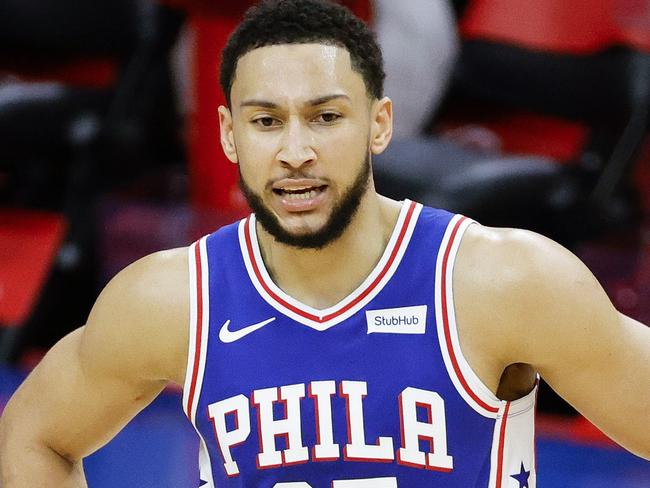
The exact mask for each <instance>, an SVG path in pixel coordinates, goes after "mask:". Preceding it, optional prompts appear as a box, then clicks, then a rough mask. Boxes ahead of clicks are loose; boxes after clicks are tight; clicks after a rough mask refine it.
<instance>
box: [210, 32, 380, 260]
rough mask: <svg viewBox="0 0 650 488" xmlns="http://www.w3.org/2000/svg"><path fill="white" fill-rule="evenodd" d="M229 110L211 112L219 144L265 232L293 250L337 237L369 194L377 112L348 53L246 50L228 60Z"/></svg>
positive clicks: (309, 48)
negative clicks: (233, 66)
mask: <svg viewBox="0 0 650 488" xmlns="http://www.w3.org/2000/svg"><path fill="white" fill-rule="evenodd" d="M231 109H232V112H231V113H229V112H228V111H227V109H225V107H220V119H221V126H222V127H221V132H222V133H221V136H222V144H223V145H224V150H225V151H226V154H227V155H228V157H229V158H230V159H231V160H232V161H233V162H237V163H238V164H239V171H240V176H241V187H242V189H243V191H244V194H245V196H246V198H247V200H248V202H249V204H250V205H251V207H252V208H253V210H254V211H255V213H256V215H257V218H258V220H259V221H260V223H261V224H262V225H263V227H264V228H265V230H267V232H269V233H270V234H272V235H273V236H274V237H275V238H276V240H278V241H280V242H283V243H285V244H289V245H293V246H297V247H312V248H318V247H323V246H324V245H327V244H328V243H329V242H331V241H332V240H333V239H336V238H337V237H339V236H340V234H341V233H342V232H343V231H344V230H345V228H346V227H347V224H348V223H349V221H350V220H351V218H352V217H353V215H354V213H355V212H356V209H357V208H358V206H359V204H360V203H361V201H362V200H363V198H364V196H365V195H366V193H367V190H368V188H369V181H370V152H371V149H373V148H372V143H371V138H372V136H373V129H375V125H376V124H375V125H373V119H374V118H375V116H376V112H377V103H376V101H375V102H374V103H373V101H372V100H371V99H370V98H369V97H368V94H367V91H366V86H365V84H364V82H363V78H362V76H361V75H360V74H359V73H357V72H356V71H354V70H353V69H352V66H351V62H350V56H349V53H348V51H347V50H345V49H343V48H340V47H335V46H328V45H323V44H290V45H288V44H287V45H284V44H283V45H278V46H267V47H263V48H259V49H255V50H253V51H251V52H249V53H247V54H246V55H244V56H242V57H241V58H240V60H239V62H238V65H237V70H236V75H235V80H234V83H233V86H232V91H231ZM224 139H225V140H224Z"/></svg>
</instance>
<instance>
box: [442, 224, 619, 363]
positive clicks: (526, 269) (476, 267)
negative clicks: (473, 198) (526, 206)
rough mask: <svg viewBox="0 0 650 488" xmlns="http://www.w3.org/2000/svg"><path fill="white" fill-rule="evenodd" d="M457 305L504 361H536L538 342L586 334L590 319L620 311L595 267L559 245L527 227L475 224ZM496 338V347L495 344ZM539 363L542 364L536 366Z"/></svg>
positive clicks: (461, 267)
mask: <svg viewBox="0 0 650 488" xmlns="http://www.w3.org/2000/svg"><path fill="white" fill-rule="evenodd" d="M454 293H455V295H456V297H457V305H458V307H459V308H461V309H462V314H463V316H464V317H466V318H467V322H468V323H469V324H480V327H481V328H482V329H483V332H486V333H487V334H485V336H484V337H485V339H484V342H486V344H483V345H485V346H489V347H491V349H492V351H493V353H494V354H495V355H497V356H498V357H499V358H500V359H501V360H502V361H503V363H504V364H512V363H516V362H520V361H525V362H531V363H532V362H533V360H535V359H536V356H537V354H536V353H537V352H538V351H539V349H540V348H539V347H535V348H533V349H534V350H532V351H529V350H526V346H527V345H529V344H530V343H531V342H535V343H539V341H538V339H541V338H543V337H544V336H545V335H547V334H551V333H554V332H558V331H557V330H556V328H557V327H564V326H565V325H566V324H571V325H573V326H575V327H573V328H571V327H569V328H566V327H564V328H563V330H562V334H571V332H572V330H574V331H576V333H581V332H582V331H581V330H579V329H580V324H584V323H585V320H586V319H588V318H589V317H600V318H603V317H604V318H605V319H612V316H613V315H614V314H616V310H615V309H614V307H613V306H612V304H611V302H610V301H609V299H608V297H607V295H606V294H605V292H604V291H603V289H602V287H601V286H600V284H599V283H598V281H597V280H596V278H595V277H594V276H593V274H592V273H591V271H589V269H588V268H587V267H586V266H585V265H584V264H583V263H582V262H581V261H580V260H579V259H578V258H577V257H576V256H575V255H574V254H573V253H571V252H570V251H569V250H567V249H565V248H564V247H562V246H561V245H559V244H557V243H556V242H554V241H552V240H550V239H548V238H546V237H544V236H542V235H539V234H536V233H534V232H530V231H526V230H521V229H499V228H491V227H485V226H481V225H471V226H470V227H469V228H468V229H467V231H466V233H465V236H464V237H463V240H462V243H461V247H460V250H459V254H458V258H457V262H456V266H455V269H454ZM492 343H493V344H492ZM535 366H543V365H542V364H535Z"/></svg>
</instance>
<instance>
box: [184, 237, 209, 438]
mask: <svg viewBox="0 0 650 488" xmlns="http://www.w3.org/2000/svg"><path fill="white" fill-rule="evenodd" d="M206 239H207V237H203V238H201V239H200V240H198V241H197V242H195V243H194V244H192V245H191V246H190V247H189V248H188V263H189V264H188V265H189V295H190V316H189V324H188V327H189V334H188V337H189V343H188V353H187V367H186V371H185V381H184V382H183V411H184V412H185V415H186V416H187V418H188V419H189V420H190V422H192V424H195V422H196V408H197V405H198V404H199V397H200V394H201V388H202V385H203V374H204V371H205V357H206V353H207V344H208V329H209V324H210V321H209V311H210V302H209V300H210V294H209V293H208V283H209V281H208V259H207V250H206ZM195 425H196V424H195Z"/></svg>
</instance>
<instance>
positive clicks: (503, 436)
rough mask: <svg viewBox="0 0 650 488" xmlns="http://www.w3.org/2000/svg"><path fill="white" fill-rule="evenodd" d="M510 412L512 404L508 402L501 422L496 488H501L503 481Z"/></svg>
mask: <svg viewBox="0 0 650 488" xmlns="http://www.w3.org/2000/svg"><path fill="white" fill-rule="evenodd" d="M508 410H510V402H506V408H505V410H504V411H503V419H502V420H501V430H500V432H499V452H498V454H497V482H496V488H501V482H502V480H503V446H504V445H505V440H506V423H507V422H508Z"/></svg>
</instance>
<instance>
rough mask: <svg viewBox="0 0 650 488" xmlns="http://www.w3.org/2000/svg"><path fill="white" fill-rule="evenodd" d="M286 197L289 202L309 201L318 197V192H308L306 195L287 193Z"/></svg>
mask: <svg viewBox="0 0 650 488" xmlns="http://www.w3.org/2000/svg"><path fill="white" fill-rule="evenodd" d="M284 197H285V198H286V199H287V200H309V199H310V198H315V197H316V190H311V191H307V192H304V193H285V194H284Z"/></svg>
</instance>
